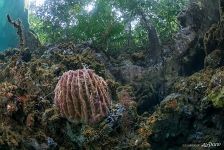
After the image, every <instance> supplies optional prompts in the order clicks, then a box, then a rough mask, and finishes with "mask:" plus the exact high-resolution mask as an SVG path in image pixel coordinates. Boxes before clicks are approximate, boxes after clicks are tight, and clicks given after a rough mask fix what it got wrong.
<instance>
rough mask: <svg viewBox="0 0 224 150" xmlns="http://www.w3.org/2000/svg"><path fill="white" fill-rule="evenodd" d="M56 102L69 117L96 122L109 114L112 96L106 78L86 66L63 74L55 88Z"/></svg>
mask: <svg viewBox="0 0 224 150" xmlns="http://www.w3.org/2000/svg"><path fill="white" fill-rule="evenodd" d="M54 103H55V104H56V106H58V107H59V110H60V112H61V114H62V115H63V116H65V117H66V118H67V119H69V120H72V121H74V122H77V123H80V122H81V123H86V124H94V123H97V122H99V121H100V120H101V119H102V118H103V117H105V116H106V115H107V114H108V112H109V108H110V106H111V98H110V95H109V91H108V87H107V84H106V82H105V81H104V79H103V78H102V77H100V76H98V75H97V74H95V73H94V71H93V70H91V69H85V68H84V69H78V70H76V71H72V70H70V71H68V72H65V73H64V74H63V75H62V77H61V79H60V80H59V82H58V84H57V86H56V88H55V97H54Z"/></svg>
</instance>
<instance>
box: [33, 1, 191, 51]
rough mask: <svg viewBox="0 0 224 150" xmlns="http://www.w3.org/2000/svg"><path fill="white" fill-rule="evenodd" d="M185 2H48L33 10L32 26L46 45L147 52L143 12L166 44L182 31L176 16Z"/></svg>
mask: <svg viewBox="0 0 224 150" xmlns="http://www.w3.org/2000/svg"><path fill="white" fill-rule="evenodd" d="M186 1H187V0H150V1H145V0H82V1H81V0H77V1H74V0H60V1H57V0H46V1H45V4H44V5H43V6H41V7H39V8H34V7H33V8H32V9H31V10H32V12H33V13H31V16H30V23H31V27H32V28H33V30H34V31H36V32H37V33H38V35H39V37H40V40H41V41H42V42H43V43H46V42H48V43H52V42H59V41H63V40H67V41H68V40H72V41H75V42H83V41H92V42H93V44H94V46H95V47H96V48H98V49H103V50H105V51H109V52H112V53H113V52H114V53H117V52H119V51H120V50H121V49H124V50H129V51H130V50H136V49H145V48H146V45H147V42H148V39H147V34H148V33H147V31H146V29H145V28H144V25H143V24H142V21H141V17H140V16H139V13H140V9H141V10H142V11H143V13H144V14H145V15H146V17H147V19H148V20H149V21H150V22H151V23H152V25H154V26H155V27H156V29H157V31H158V33H159V36H160V38H161V40H162V41H164V42H165V41H167V40H169V39H170V37H171V36H172V34H173V33H175V32H176V31H177V30H178V29H179V24H178V22H177V18H176V16H177V14H178V13H179V12H180V10H181V9H182V8H183V6H184V5H185V3H186ZM90 7H92V10H91V9H90ZM87 8H89V9H87Z"/></svg>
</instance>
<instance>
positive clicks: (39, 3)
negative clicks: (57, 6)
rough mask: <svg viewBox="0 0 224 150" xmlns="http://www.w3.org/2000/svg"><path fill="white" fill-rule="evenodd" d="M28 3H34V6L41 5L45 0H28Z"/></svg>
mask: <svg viewBox="0 0 224 150" xmlns="http://www.w3.org/2000/svg"><path fill="white" fill-rule="evenodd" d="M29 1H30V3H34V4H35V5H36V6H41V5H43V4H44V1H45V0H29Z"/></svg>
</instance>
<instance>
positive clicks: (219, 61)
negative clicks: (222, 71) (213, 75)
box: [204, 49, 224, 68]
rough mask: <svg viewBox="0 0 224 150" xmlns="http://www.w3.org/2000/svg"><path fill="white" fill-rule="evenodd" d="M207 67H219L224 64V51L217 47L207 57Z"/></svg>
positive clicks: (205, 62)
mask: <svg viewBox="0 0 224 150" xmlns="http://www.w3.org/2000/svg"><path fill="white" fill-rule="evenodd" d="M204 64H205V67H211V68H217V67H221V66H223V65H224V51H223V50H219V49H216V50H214V51H212V52H211V53H210V54H208V55H207V56H206V57H205V61H204Z"/></svg>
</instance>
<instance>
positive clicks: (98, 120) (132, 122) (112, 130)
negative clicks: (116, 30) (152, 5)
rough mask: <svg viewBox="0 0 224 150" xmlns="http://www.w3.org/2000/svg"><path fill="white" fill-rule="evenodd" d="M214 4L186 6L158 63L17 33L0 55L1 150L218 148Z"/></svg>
mask: <svg viewBox="0 0 224 150" xmlns="http://www.w3.org/2000/svg"><path fill="white" fill-rule="evenodd" d="M218 2H221V1H218V0H217V1H209V0H205V1H201V0H200V1H197V2H195V1H190V3H189V5H187V7H186V8H185V9H184V10H183V11H182V12H181V13H180V14H179V16H178V19H179V21H180V24H181V25H182V28H181V29H180V30H179V31H178V32H177V33H175V36H174V39H173V40H172V41H170V43H166V44H164V45H161V49H162V51H161V53H162V54H161V56H157V60H154V59H150V57H152V56H150V55H148V54H147V55H145V53H146V52H145V50H138V51H136V52H121V53H119V54H117V56H114V55H110V53H108V52H107V51H105V50H104V49H98V48H96V47H95V46H93V45H92V44H91V43H89V42H73V41H70V40H67V41H65V42H62V41H59V42H58V43H54V44H46V45H41V44H40V42H39V41H38V39H37V38H30V40H31V41H29V40H27V38H26V34H24V35H23V34H21V33H20V32H19V33H18V35H17V36H18V38H19V39H20V40H19V41H20V43H19V44H20V47H19V48H9V49H6V50H4V51H2V52H1V53H0V69H1V72H0V150H17V149H18V150H20V149H21V150H80V149H87V150H104V149H106V150H120V149H122V150H123V149H133V150H168V149H174V150H179V149H205V148H209V149H210V148H213V149H223V148H224V143H223V141H224V136H223V135H224V66H223V65H224V63H223V62H224V60H223V58H224V55H223V54H224V52H223V49H224V47H223V45H224V40H223V37H222V33H223V28H222V27H223V24H224V21H223V17H222V16H223V12H222V8H223V7H224V4H223V3H218ZM0 4H1V3H0ZM0 6H1V5H0ZM208 6H212V7H208ZM216 6H218V7H216ZM138 7H140V6H138ZM126 9H127V10H128V9H130V8H126ZM143 10H144V9H142V10H141V9H139V11H140V12H137V13H138V14H141V11H143ZM217 13H218V15H217ZM206 16H207V17H208V18H209V19H208V18H206ZM8 19H9V20H8V21H9V22H11V23H12V24H16V25H18V24H17V23H19V22H18V20H13V19H14V18H13V17H12V18H10V16H9V18H8ZM145 21H146V22H147V20H145ZM146 22H145V23H146ZM9 25H10V24H9ZM11 27H12V28H13V26H11ZM19 31H20V29H19ZM15 32H18V30H15ZM21 32H23V29H22V31H21ZM161 32H162V31H161ZM21 35H23V36H21ZM24 36H25V38H24ZM23 38H24V39H23ZM32 40H33V42H32ZM32 44H33V46H32Z"/></svg>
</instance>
